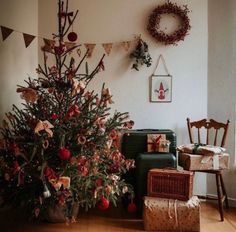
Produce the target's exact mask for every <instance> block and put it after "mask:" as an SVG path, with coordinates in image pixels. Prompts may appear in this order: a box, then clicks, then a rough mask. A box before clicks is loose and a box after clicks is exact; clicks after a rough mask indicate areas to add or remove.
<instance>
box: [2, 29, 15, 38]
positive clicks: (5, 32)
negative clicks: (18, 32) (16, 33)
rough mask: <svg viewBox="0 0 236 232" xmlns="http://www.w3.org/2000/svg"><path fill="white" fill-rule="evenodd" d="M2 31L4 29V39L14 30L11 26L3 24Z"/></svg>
mask: <svg viewBox="0 0 236 232" xmlns="http://www.w3.org/2000/svg"><path fill="white" fill-rule="evenodd" d="M1 31H2V40H3V41H4V40H5V39H6V38H7V37H8V36H9V35H10V34H11V33H12V32H13V30H12V29H11V28H8V27H3V26H1Z"/></svg>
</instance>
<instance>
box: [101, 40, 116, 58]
mask: <svg viewBox="0 0 236 232" xmlns="http://www.w3.org/2000/svg"><path fill="white" fill-rule="evenodd" d="M112 45H113V44H112V43H105V44H102V46H103V48H104V50H105V52H106V54H107V55H108V56H109V55H110V53H111V49H112Z"/></svg>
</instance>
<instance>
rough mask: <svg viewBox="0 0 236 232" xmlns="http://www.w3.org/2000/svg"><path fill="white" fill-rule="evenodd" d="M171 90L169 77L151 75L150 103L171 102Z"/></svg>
mask: <svg viewBox="0 0 236 232" xmlns="http://www.w3.org/2000/svg"><path fill="white" fill-rule="evenodd" d="M171 89H172V82H171V76H170V75H153V76H152V80H151V101H152V102H171V97H172V96H171Z"/></svg>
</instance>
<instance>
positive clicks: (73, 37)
mask: <svg viewBox="0 0 236 232" xmlns="http://www.w3.org/2000/svg"><path fill="white" fill-rule="evenodd" d="M67 38H68V40H69V41H70V42H75V41H76V40H77V38H78V35H77V34H76V33H75V32H73V31H72V32H70V33H69V34H68V35H67Z"/></svg>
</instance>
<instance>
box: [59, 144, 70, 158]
mask: <svg viewBox="0 0 236 232" xmlns="http://www.w3.org/2000/svg"><path fill="white" fill-rule="evenodd" d="M70 156H71V153H70V151H69V150H68V149H66V148H65V147H62V148H60V150H59V157H60V159H61V160H68V159H69V158H70Z"/></svg>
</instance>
